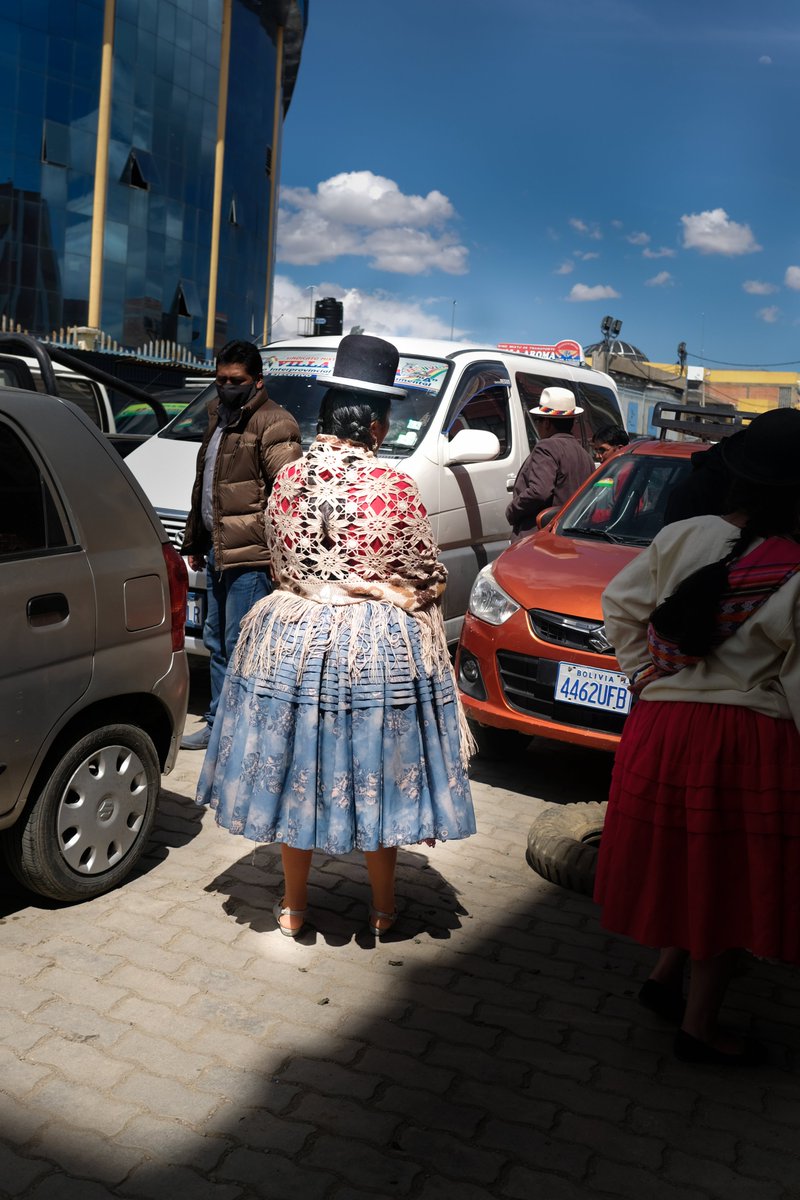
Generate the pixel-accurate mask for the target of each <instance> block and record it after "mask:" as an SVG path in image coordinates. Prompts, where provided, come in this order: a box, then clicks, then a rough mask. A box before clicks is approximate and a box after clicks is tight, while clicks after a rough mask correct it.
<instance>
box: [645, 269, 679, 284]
mask: <svg viewBox="0 0 800 1200" xmlns="http://www.w3.org/2000/svg"><path fill="white" fill-rule="evenodd" d="M674 282H675V281H674V279H673V278H672V276H671V275H670V273H669V271H659V272H658V274H657V275H653V277H652V278H651V279H645V281H644V286H645V287H666V286H667V284H670V283H674Z"/></svg>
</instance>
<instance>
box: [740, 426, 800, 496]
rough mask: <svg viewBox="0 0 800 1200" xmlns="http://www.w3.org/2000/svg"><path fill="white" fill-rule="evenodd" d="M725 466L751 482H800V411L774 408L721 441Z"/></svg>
mask: <svg viewBox="0 0 800 1200" xmlns="http://www.w3.org/2000/svg"><path fill="white" fill-rule="evenodd" d="M721 449H722V457H723V459H724V460H725V465H726V466H727V467H728V469H729V470H730V471H732V472H733V474H734V475H739V476H741V478H742V479H748V480H750V482H751V483H766V484H773V485H774V486H776V487H781V486H783V487H788V486H790V485H791V484H800V412H798V411H797V409H794V408H774V409H771V410H770V412H765V413H761V414H760V415H759V416H757V417H755V418H754V419H753V420H752V421H751V422H750V424H749V425H748V426H747V428H746V429H743V430H742V431H741V433H737V434H735V435H734V436H733V437H731V438H726V439H725V440H724V441H723V442H722V444H721Z"/></svg>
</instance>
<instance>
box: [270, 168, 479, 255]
mask: <svg viewBox="0 0 800 1200" xmlns="http://www.w3.org/2000/svg"><path fill="white" fill-rule="evenodd" d="M454 218H455V211H454V209H453V205H452V204H451V202H450V200H449V199H448V198H447V196H445V195H444V194H443V193H442V192H439V191H435V190H434V191H431V192H428V194H427V196H413V195H406V194H405V193H403V192H401V191H400V188H399V187H398V186H397V184H396V183H395V182H394V180H392V179H387V178H385V176H383V175H375V174H373V172H372V171H348V172H342V173H341V174H339V175H334V176H332V177H331V178H330V179H325V180H323V181H322V182H321V183H319V184H318V185H317V188H316V190H315V191H312V190H311V189H310V188H283V189H282V191H281V208H280V215H279V219H278V257H279V259H280V260H281V261H282V262H288V263H292V264H294V265H295V266H316V265H318V264H319V263H323V262H332V261H333V260H334V259H336V258H340V257H341V256H342V255H346V254H357V255H360V256H362V257H366V258H369V259H370V260H371V265H372V266H373V267H375V268H376V269H378V270H383V271H392V272H395V273H397V274H402V275H423V274H427V273H428V272H429V271H432V270H438V271H444V272H445V273H446V274H448V275H463V274H464V273H465V272H466V270H467V257H468V251H467V248H466V246H464V245H462V244H461V243H460V242H459V240H458V237H457V236H456V234H455V233H454V232H453V231H452V229H450V228H449V227H448V222H450V221H452V220H453V219H454Z"/></svg>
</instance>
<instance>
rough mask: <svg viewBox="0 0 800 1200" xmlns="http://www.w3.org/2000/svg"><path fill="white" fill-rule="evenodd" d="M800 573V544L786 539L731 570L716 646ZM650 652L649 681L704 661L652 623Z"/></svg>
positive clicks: (764, 546)
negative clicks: (656, 628)
mask: <svg viewBox="0 0 800 1200" xmlns="http://www.w3.org/2000/svg"><path fill="white" fill-rule="evenodd" d="M798 571H800V543H798V542H796V541H794V540H793V539H792V538H786V537H771V538H766V540H765V541H763V542H762V543H761V545H760V546H756V548H755V550H751V551H750V553H749V554H746V555H744V557H743V558H741V559H739V561H738V562H735V563H733V564H732V566H731V567H729V569H728V585H727V587H726V588H725V591H724V592H723V595H722V601H721V603H720V608H719V612H718V613H717V618H716V623H717V632H716V636H715V638H714V644H715V645H717V646H718V645H720V644H721V643H722V642H724V641H725V640H726V638H729V637H731V635H732V634H734V633H736V630H737V629H739V627H740V626H741V625H743V624H744V622H745V621H746V620H747V618H748V617H751V616H752V615H753V613H754V612H756V611H757V610H758V609H759V608H760V607H761V605H762V604H763V603H764V601H765V600H768V599H769V597H770V596H771V595H772V593H773V592H775V591H777V590H778V588H779V587H781V585H782V584H784V583H786V582H787V581H788V580H789V579H791V578H792V576H793V575H795V574H796V573H797V572H798ZM647 649H648V651H649V653H650V658H651V659H652V662H653V667H654V668H655V670H654V671H651V670H650V669H649V668H648V670H647V672H645V673H647V674H649V679H653V678H654V677H655V676H656V675H674V674H675V672H676V671H680V670H681V669H682V668H683V667H690V666H694V664H695V663H698V662H700V661H701V656H698V655H691V654H683V653H681V651H680V649H679V648H678V645H677V643H676V642H673V641H672V640H671V639H670V638H668V637H664V635H663V634H659V633H657V632H656V630H655V629H654V628H653V624H652V622H651V623H650V625H649V626H648V628H647ZM648 682H649V680H648Z"/></svg>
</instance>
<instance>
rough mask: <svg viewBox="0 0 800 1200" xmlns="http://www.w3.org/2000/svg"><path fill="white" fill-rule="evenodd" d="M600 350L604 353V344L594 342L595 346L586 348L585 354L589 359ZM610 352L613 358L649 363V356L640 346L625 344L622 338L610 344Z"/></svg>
mask: <svg viewBox="0 0 800 1200" xmlns="http://www.w3.org/2000/svg"><path fill="white" fill-rule="evenodd" d="M598 350H599V351H601V352H602V350H603V343H602V342H594V343H593V345H591V346H586V347H584V351H583V352H584V354H585V355H587V357H588V356H589V355H593V354H596V353H597V351H598ZM608 352H609V354H610V355H612V357H616V358H630V359H633V361H634V362H648V361H649V360H648V358H647V355H646V354H645V353H644V352H643V351H642V350H640V349H639V347H638V346H634V344H633V342H623V341H622V340H621V339H620V338H614V339H613V341H611V342H609V346H608Z"/></svg>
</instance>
